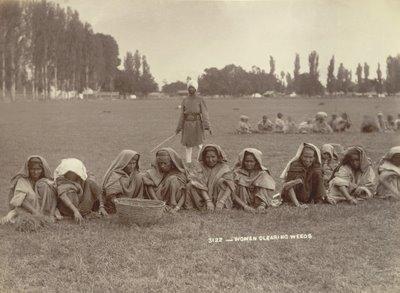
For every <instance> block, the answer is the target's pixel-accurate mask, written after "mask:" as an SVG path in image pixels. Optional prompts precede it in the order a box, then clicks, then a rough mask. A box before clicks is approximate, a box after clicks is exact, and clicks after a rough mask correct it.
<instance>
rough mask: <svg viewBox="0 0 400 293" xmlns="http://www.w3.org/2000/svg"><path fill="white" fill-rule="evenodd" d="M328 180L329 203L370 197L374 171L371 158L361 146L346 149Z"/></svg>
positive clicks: (353, 202) (372, 191)
mask: <svg viewBox="0 0 400 293" xmlns="http://www.w3.org/2000/svg"><path fill="white" fill-rule="evenodd" d="M331 178H332V179H331V181H330V182H329V191H328V199H329V201H330V202H331V203H336V202H338V201H346V200H347V201H348V202H349V203H351V204H357V200H362V199H365V198H370V197H372V196H373V194H374V193H375V187H376V186H375V173H374V170H373V169H372V166H371V160H370V159H369V158H368V157H367V154H366V153H365V151H364V149H363V148H362V147H361V146H353V147H350V148H348V149H347V150H346V152H345V153H344V156H343V159H342V160H341V161H340V163H339V165H338V166H337V167H336V169H335V171H334V172H333V174H332V177H331Z"/></svg>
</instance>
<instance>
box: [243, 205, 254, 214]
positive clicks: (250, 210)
mask: <svg viewBox="0 0 400 293" xmlns="http://www.w3.org/2000/svg"><path fill="white" fill-rule="evenodd" d="M244 210H245V211H246V212H248V213H251V214H255V213H256V210H255V209H254V208H252V207H251V206H248V205H246V206H245V207H244Z"/></svg>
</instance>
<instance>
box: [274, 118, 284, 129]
mask: <svg viewBox="0 0 400 293" xmlns="http://www.w3.org/2000/svg"><path fill="white" fill-rule="evenodd" d="M284 128H285V121H284V120H283V114H282V113H278V114H276V119H275V128H274V132H277V133H283V129H284Z"/></svg>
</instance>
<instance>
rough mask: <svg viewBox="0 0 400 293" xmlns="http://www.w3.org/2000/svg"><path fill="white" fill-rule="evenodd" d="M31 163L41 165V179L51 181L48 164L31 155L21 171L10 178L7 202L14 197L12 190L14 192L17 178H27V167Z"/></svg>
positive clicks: (39, 157)
mask: <svg viewBox="0 0 400 293" xmlns="http://www.w3.org/2000/svg"><path fill="white" fill-rule="evenodd" d="M32 163H39V164H40V165H41V167H42V168H43V177H44V178H47V179H50V180H51V179H53V177H52V174H51V170H50V167H49V164H48V163H47V161H46V160H45V159H44V158H43V157H41V156H38V155H33V156H29V157H28V158H27V159H26V160H25V163H24V165H23V166H22V167H21V169H19V171H18V172H17V174H15V175H14V176H13V177H12V178H11V186H10V192H9V195H8V197H9V198H8V199H9V200H8V202H10V200H11V198H12V197H13V196H14V190H15V185H16V184H17V181H18V179H19V178H21V177H23V178H29V166H30V165H31V164H32Z"/></svg>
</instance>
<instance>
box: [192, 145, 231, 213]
mask: <svg viewBox="0 0 400 293" xmlns="http://www.w3.org/2000/svg"><path fill="white" fill-rule="evenodd" d="M226 161H227V159H226V155H225V153H224V152H223V151H222V149H221V147H220V146H218V145H214V144H208V145H205V146H204V147H203V149H202V150H201V152H200V154H199V163H200V166H199V169H198V170H196V171H195V173H194V174H193V176H191V180H190V182H189V184H188V189H187V193H186V201H185V207H186V208H188V209H190V208H192V207H196V208H198V209H203V208H204V207H206V208H207V210H208V211H213V210H214V208H215V209H216V210H222V209H223V208H227V209H231V208H232V197H231V195H232V192H233V191H234V190H235V184H234V182H233V172H232V170H231V169H230V168H229V166H228V164H227V163H226Z"/></svg>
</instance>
